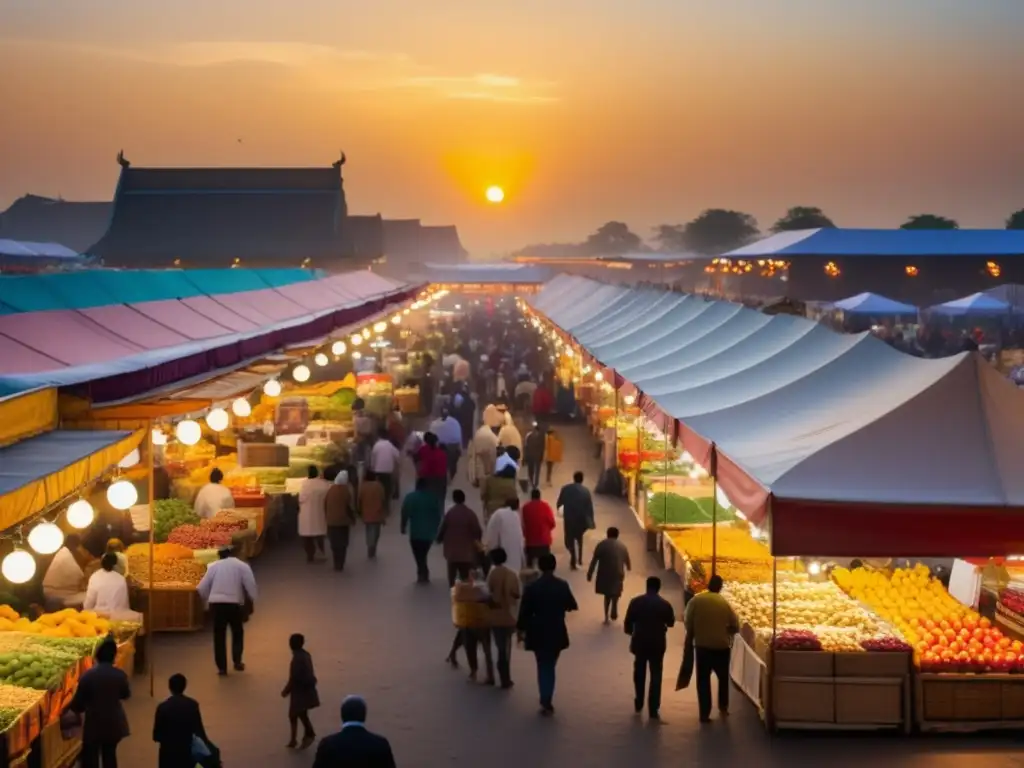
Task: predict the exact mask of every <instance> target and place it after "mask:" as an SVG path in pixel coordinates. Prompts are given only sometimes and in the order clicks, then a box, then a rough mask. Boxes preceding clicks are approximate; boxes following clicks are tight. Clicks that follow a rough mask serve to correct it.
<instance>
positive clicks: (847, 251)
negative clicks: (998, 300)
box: [724, 228, 1024, 259]
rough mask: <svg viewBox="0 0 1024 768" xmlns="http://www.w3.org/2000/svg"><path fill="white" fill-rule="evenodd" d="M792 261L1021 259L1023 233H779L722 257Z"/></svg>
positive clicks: (1007, 230)
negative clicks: (824, 258)
mask: <svg viewBox="0 0 1024 768" xmlns="http://www.w3.org/2000/svg"><path fill="white" fill-rule="evenodd" d="M724 255H725V256H727V257H729V258H736V259H749V258H755V259H756V258H766V259H767V258H779V257H782V258H786V257H791V256H836V257H842V256H892V257H901V256H905V257H915V256H916V257H923V256H990V257H997V256H1021V255H1024V231H1021V230H1012V229H838V228H833V229H801V230H796V231H791V232H779V233H778V234H775V235H770V236H768V237H766V238H764V239H763V240H758V241H757V242H755V243H751V244H750V245H745V246H743V247H742V248H737V249H736V250H733V251H729V252H728V253H726V254H724Z"/></svg>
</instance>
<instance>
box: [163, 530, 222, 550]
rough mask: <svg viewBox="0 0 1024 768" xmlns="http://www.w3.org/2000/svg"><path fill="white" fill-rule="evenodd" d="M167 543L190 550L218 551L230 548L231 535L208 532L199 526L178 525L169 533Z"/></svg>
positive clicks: (213, 531) (214, 531)
mask: <svg viewBox="0 0 1024 768" xmlns="http://www.w3.org/2000/svg"><path fill="white" fill-rule="evenodd" d="M167 541H169V542H170V543H172V544H181V545H182V546H184V547H189V548H191V549H219V548H220V547H229V546H231V533H225V532H223V531H216V530H210V529H208V528H204V527H202V526H201V525H192V524H189V525H179V526H178V527H177V528H175V529H174V530H173V531H171V533H170V535H169V536H168V537H167Z"/></svg>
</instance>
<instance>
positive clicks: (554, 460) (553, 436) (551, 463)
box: [544, 427, 562, 486]
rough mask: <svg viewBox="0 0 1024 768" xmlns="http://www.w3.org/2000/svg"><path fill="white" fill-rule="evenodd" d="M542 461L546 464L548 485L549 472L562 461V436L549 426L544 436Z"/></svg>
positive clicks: (549, 481) (549, 480) (549, 479)
mask: <svg viewBox="0 0 1024 768" xmlns="http://www.w3.org/2000/svg"><path fill="white" fill-rule="evenodd" d="M544 461H545V463H546V464H547V470H548V471H547V483H548V486H550V485H551V473H552V471H554V469H555V464H559V463H561V461H562V438H561V437H559V436H558V433H557V432H555V430H554V429H552V428H550V427H549V428H548V434H547V436H546V437H545V438H544Z"/></svg>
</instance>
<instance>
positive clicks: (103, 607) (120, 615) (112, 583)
mask: <svg viewBox="0 0 1024 768" xmlns="http://www.w3.org/2000/svg"><path fill="white" fill-rule="evenodd" d="M82 607H83V609H84V610H87V611H95V612H96V613H98V614H101V615H103V616H106V617H108V618H111V619H132V620H135V619H137V618H138V617H139V614H137V613H135V612H134V611H132V609H131V606H130V605H129V604H128V581H127V580H126V579H125V577H124V576H122V575H121V574H120V573H118V572H117V555H116V554H115V553H113V552H108V553H107V554H105V555H104V556H103V560H102V562H101V567H100V569H99V570H98V571H96V573H94V574H93V575H92V576H90V577H89V587H88V588H87V589H86V591H85V604H84V605H83V606H82Z"/></svg>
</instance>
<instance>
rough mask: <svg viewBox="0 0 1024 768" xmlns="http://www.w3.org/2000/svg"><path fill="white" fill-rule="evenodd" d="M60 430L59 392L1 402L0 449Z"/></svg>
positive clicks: (33, 393) (35, 393)
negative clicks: (58, 423)
mask: <svg viewBox="0 0 1024 768" xmlns="http://www.w3.org/2000/svg"><path fill="white" fill-rule="evenodd" d="M56 428H57V390H56V389H40V390H36V391H35V392H29V393H28V394H25V395H16V396H14V397H8V398H4V399H2V400H0V448H2V447H3V446H5V445H11V444H12V443H16V442H18V441H19V440H24V439H25V438H27V437H34V436H35V435H40V434H42V433H43V432H49V431H50V430H53V429H56Z"/></svg>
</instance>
